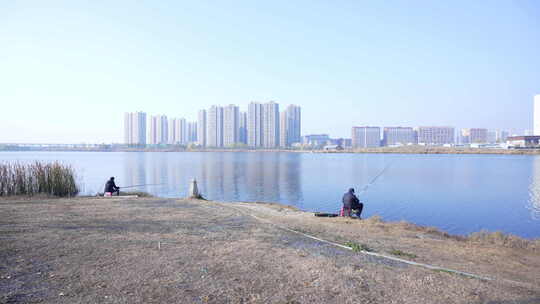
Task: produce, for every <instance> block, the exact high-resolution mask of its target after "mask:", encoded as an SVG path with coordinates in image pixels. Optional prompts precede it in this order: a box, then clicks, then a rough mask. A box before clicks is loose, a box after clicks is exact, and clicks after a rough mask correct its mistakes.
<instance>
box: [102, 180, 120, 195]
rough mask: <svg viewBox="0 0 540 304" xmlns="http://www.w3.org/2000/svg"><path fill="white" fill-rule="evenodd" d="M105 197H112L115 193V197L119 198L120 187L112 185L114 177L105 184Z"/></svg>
mask: <svg viewBox="0 0 540 304" xmlns="http://www.w3.org/2000/svg"><path fill="white" fill-rule="evenodd" d="M104 192H105V194H104V195H105V196H112V195H113V194H114V193H115V192H116V195H117V196H120V187H117V186H116V184H115V183H114V176H113V177H111V179H109V180H108V181H107V183H106V184H105V191H104Z"/></svg>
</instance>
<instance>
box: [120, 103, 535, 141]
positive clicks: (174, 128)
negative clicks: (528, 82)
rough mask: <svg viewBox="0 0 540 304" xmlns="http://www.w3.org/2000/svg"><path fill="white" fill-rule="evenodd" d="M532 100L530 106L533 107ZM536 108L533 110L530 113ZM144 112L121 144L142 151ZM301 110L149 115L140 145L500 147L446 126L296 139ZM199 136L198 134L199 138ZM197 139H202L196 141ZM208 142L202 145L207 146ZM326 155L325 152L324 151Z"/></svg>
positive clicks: (127, 124) (132, 116) (494, 136)
mask: <svg viewBox="0 0 540 304" xmlns="http://www.w3.org/2000/svg"><path fill="white" fill-rule="evenodd" d="M536 99H537V98H536V97H535V102H536ZM537 109H538V107H537V106H536V103H535V106H534V107H533V111H534V112H535V113H536V111H537ZM145 118H146V113H145V112H126V113H125V114H124V142H123V143H124V144H126V145H129V146H139V147H144V146H145V145H146V143H145V142H144V140H145V139H144V138H142V139H141V134H144V132H145V130H146V128H147V127H146V121H145ZM301 120H302V118H301V107H299V106H296V105H289V106H287V107H286V108H284V109H283V110H282V111H280V110H279V104H278V103H276V102H274V101H270V102H267V103H259V102H251V103H249V104H248V108H247V111H240V107H239V106H237V105H234V104H230V105H226V106H220V105H213V106H211V107H210V108H209V109H201V110H199V115H198V120H197V121H193V122H192V121H187V120H186V119H185V118H175V117H168V118H167V116H166V115H150V116H149V119H148V123H149V124H150V128H149V131H148V133H147V134H148V137H147V139H146V141H147V142H148V143H149V144H150V145H184V146H188V145H196V146H198V147H205V148H238V147H246V148H267V149H275V148H288V147H295V148H299V147H302V146H306V145H307V146H312V147H315V146H317V147H319V148H324V147H325V146H328V147H330V146H341V147H352V148H373V147H381V146H403V145H452V146H453V145H476V144H498V143H504V142H505V141H506V138H507V137H509V136H510V133H509V132H508V131H507V130H500V129H486V128H461V129H457V128H455V127H452V126H416V127H414V128H413V127H410V126H384V127H382V128H381V127H380V126H362V127H359V126H353V127H352V129H351V130H352V133H351V137H350V138H343V137H339V138H336V137H330V136H329V134H302V131H301ZM201 132H203V133H201ZM199 133H200V134H202V137H199V136H198V135H199ZM207 139H208V140H207ZM325 149H326V148H325Z"/></svg>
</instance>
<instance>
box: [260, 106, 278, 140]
mask: <svg viewBox="0 0 540 304" xmlns="http://www.w3.org/2000/svg"><path fill="white" fill-rule="evenodd" d="M262 120H263V136H262V137H263V138H262V139H263V140H262V141H263V147H265V148H275V147H278V146H279V104H277V103H275V102H273V101H271V102H268V103H265V104H263V115H262Z"/></svg>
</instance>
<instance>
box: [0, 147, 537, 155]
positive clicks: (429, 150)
mask: <svg viewBox="0 0 540 304" xmlns="http://www.w3.org/2000/svg"><path fill="white" fill-rule="evenodd" d="M0 152H242V153H256V152H263V153H266V152H270V153H272V152H273V153H275V152H279V153H318V154H417V155H420V154H446V155H450V154H479V155H540V149H523V148H519V149H486V148H462V147H459V148H456V147H433V146H414V147H410V146H407V147H380V148H362V149H344V150H323V149H313V150H300V149H298V150H296V149H234V148H231V149H226V148H223V149H195V148H181V147H163V148H153V147H149V148H125V147H107V148H103V147H89V148H30V149H0Z"/></svg>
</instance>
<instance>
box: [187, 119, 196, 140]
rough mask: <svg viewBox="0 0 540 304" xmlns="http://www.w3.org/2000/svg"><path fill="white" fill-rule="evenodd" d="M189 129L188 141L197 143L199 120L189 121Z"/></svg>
mask: <svg viewBox="0 0 540 304" xmlns="http://www.w3.org/2000/svg"><path fill="white" fill-rule="evenodd" d="M187 129H188V132H187V133H188V138H187V142H188V143H189V144H191V143H196V142H197V122H195V121H193V122H188V126H187Z"/></svg>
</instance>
